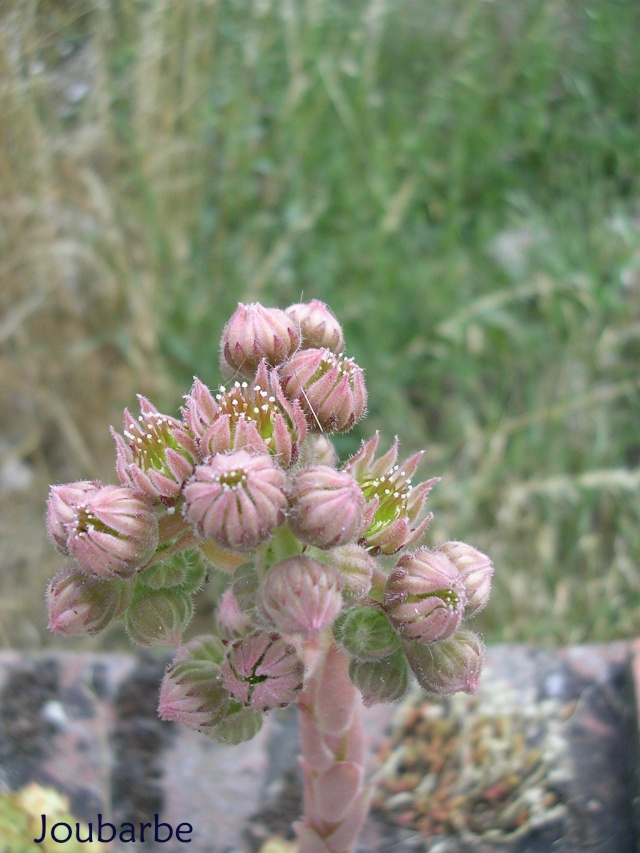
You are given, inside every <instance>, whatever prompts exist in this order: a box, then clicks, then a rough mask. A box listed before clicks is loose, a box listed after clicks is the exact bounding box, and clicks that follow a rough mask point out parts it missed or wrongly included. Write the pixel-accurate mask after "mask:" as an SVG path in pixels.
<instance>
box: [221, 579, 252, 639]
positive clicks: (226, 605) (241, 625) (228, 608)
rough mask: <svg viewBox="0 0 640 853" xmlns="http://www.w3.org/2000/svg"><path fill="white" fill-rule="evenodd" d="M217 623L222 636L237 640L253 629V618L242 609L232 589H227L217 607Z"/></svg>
mask: <svg viewBox="0 0 640 853" xmlns="http://www.w3.org/2000/svg"><path fill="white" fill-rule="evenodd" d="M216 625H217V627H218V632H219V633H220V636H221V637H224V638H225V639H228V640H235V639H236V638H237V637H243V636H244V635H245V634H248V633H249V631H250V630H251V627H252V625H251V619H249V617H248V615H247V614H246V613H245V612H244V611H243V610H241V609H240V605H239V604H238V599H237V598H236V597H235V595H234V594H233V590H232V589H225V591H224V592H223V593H222V595H221V596H220V600H219V601H218V606H217V608H216Z"/></svg>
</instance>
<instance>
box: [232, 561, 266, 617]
mask: <svg viewBox="0 0 640 853" xmlns="http://www.w3.org/2000/svg"><path fill="white" fill-rule="evenodd" d="M231 589H232V591H233V595H234V597H235V599H236V601H237V602H238V607H239V608H240V610H241V611H242V612H243V613H246V614H248V615H251V614H252V613H253V612H254V610H255V606H256V602H257V598H258V590H259V589H260V580H259V578H258V575H257V574H256V570H255V569H254V567H253V566H252V565H251V563H244V564H243V565H242V566H239V567H238V568H237V569H236V571H235V572H234V575H233V585H232V587H231Z"/></svg>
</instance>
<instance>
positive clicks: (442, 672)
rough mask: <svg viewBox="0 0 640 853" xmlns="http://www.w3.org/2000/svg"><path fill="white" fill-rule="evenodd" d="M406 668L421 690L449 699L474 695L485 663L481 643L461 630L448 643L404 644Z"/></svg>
mask: <svg viewBox="0 0 640 853" xmlns="http://www.w3.org/2000/svg"><path fill="white" fill-rule="evenodd" d="M404 650H405V653H406V655H407V659H408V661H409V665H410V666H411V669H412V670H413V673H414V675H415V677H416V679H417V681H418V684H419V685H420V687H422V688H423V690H427V691H428V692H429V693H437V694H438V695H439V696H449V695H451V694H452V693H460V692H462V693H473V692H474V691H475V690H476V689H477V687H478V680H479V678H480V672H481V670H482V664H483V662H484V643H483V642H482V640H481V639H480V637H479V636H478V635H477V634H474V633H473V631H467V630H465V629H462V630H460V631H457V632H456V633H455V634H453V636H451V637H449V638H448V639H447V640H441V641H440V642H438V643H431V644H429V645H427V646H425V645H423V644H422V643H406V644H405V646H404Z"/></svg>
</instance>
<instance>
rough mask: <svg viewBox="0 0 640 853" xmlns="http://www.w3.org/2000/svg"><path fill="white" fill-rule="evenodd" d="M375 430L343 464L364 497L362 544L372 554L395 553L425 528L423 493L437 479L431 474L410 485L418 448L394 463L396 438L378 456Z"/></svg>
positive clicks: (424, 496)
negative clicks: (422, 516) (422, 480)
mask: <svg viewBox="0 0 640 853" xmlns="http://www.w3.org/2000/svg"><path fill="white" fill-rule="evenodd" d="M379 439H380V436H379V433H376V434H375V435H374V437H373V438H372V439H370V440H369V441H365V442H363V443H362V446H361V448H360V450H359V451H358V452H357V453H356V454H355V455H354V456H352V457H351V459H350V460H349V461H348V462H347V464H346V465H345V466H344V470H345V471H349V472H350V473H351V474H353V476H354V477H355V479H356V481H357V482H358V484H359V486H360V488H361V489H362V492H363V494H364V496H365V499H366V501H367V507H366V510H365V519H366V530H365V533H364V536H363V541H362V544H364V545H365V546H366V547H367V548H368V549H369V550H370V551H371V553H372V554H380V553H382V554H395V553H397V552H398V551H400V550H401V549H402V548H406V547H407V546H408V545H411V544H413V543H414V542H417V541H418V539H420V537H421V536H422V534H423V533H424V531H425V530H426V529H427V525H428V524H429V522H430V521H431V518H432V515H431V514H430V513H429V514H428V515H426V516H425V517H424V518H423V519H422V520H420V516H421V515H422V511H423V509H424V504H425V501H426V499H427V495H428V494H429V492H430V491H431V489H432V488H433V486H434V485H435V484H436V483H437V482H438V481H439V479H440V478H439V477H433V478H432V479H431V480H426V481H425V482H423V483H419V484H418V485H417V486H413V487H412V486H411V478H412V477H413V475H414V474H415V472H416V469H417V467H418V464H419V463H420V459H421V458H422V455H423V454H422V452H419V453H415V454H414V455H413V456H411V457H410V458H409V459H407V460H406V461H405V462H404V463H403V464H402V465H397V464H396V459H397V457H398V439H397V438H396V440H395V441H394V443H393V445H392V446H391V448H390V449H389V450H388V451H387V452H386V453H385V454H384V455H383V456H381V457H380V458H379V459H376V458H375V454H376V450H377V448H378V441H379Z"/></svg>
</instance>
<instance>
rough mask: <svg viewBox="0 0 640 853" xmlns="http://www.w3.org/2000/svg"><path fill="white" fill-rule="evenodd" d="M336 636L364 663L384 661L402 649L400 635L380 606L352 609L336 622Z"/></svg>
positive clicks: (339, 641) (344, 646)
mask: <svg viewBox="0 0 640 853" xmlns="http://www.w3.org/2000/svg"><path fill="white" fill-rule="evenodd" d="M333 634H334V637H335V638H336V641H337V642H338V644H339V645H341V646H342V648H343V649H344V650H345V651H346V652H348V653H349V654H350V655H351V657H354V658H357V659H358V660H361V661H376V660H382V658H387V657H389V656H390V655H392V654H393V653H394V652H395V651H397V650H398V649H399V648H400V640H399V638H398V635H397V634H396V632H395V631H394V630H393V628H392V627H391V625H390V623H389V619H388V618H387V615H386V613H384V612H383V611H382V610H381V609H379V608H378V607H371V606H367V605H362V606H360V607H352V608H351V609H350V610H347V612H346V613H343V614H342V615H341V616H340V617H339V618H338V619H337V620H336V622H335V624H334V626H333Z"/></svg>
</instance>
